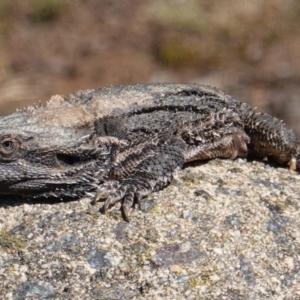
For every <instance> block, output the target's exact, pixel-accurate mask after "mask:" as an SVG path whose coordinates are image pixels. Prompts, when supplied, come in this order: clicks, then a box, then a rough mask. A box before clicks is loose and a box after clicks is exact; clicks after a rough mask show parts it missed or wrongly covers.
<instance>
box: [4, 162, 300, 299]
mask: <svg viewBox="0 0 300 300" xmlns="http://www.w3.org/2000/svg"><path fill="white" fill-rule="evenodd" d="M89 202H90V200H89V199H82V200H80V201H73V202H60V203H53V204H49V203H34V202H29V201H27V202H25V201H22V200H20V199H1V204H0V298H1V299H16V300H22V299H109V300H110V299H300V285H299V282H300V275H299V272H300V232H299V228H300V188H299V174H298V173H296V172H293V171H289V170H287V169H283V168H273V167H271V166H269V165H267V164H264V163H262V162H246V161H245V160H241V159H238V160H236V161H226V160H213V161H210V162H208V163H206V164H203V165H198V166H189V167H187V168H186V169H185V170H183V171H180V172H179V173H178V175H177V177H176V179H174V181H173V183H172V184H171V185H169V186H168V187H167V188H165V189H164V190H163V191H160V192H157V193H154V194H152V195H150V196H149V197H148V198H147V199H144V201H143V203H142V211H140V210H138V209H135V210H133V211H132V213H131V222H130V223H126V222H124V221H122V219H121V216H120V213H119V211H118V210H117V209H115V210H113V211H111V212H110V213H109V214H108V215H107V216H103V215H101V214H99V213H98V212H97V209H98V208H97V209H96V208H94V207H92V208H91V206H90V204H89Z"/></svg>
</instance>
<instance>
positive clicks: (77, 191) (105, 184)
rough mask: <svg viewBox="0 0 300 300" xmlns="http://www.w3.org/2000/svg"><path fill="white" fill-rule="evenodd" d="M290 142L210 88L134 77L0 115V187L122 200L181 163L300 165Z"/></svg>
mask: <svg viewBox="0 0 300 300" xmlns="http://www.w3.org/2000/svg"><path fill="white" fill-rule="evenodd" d="M299 152H300V150H299V143H298V141H297V138H296V136H295V134H294V133H293V131H292V130H289V129H287V128H286V127H285V125H284V124H283V123H282V122H281V121H280V120H279V119H277V118H274V117H272V116H270V115H268V114H265V113H258V112H256V111H255V110H253V109H252V108H251V107H250V106H249V105H248V104H246V103H242V102H240V101H238V100H236V99H234V98H233V97H231V96H229V95H227V94H225V93H223V92H221V91H219V90H217V89H215V88H211V87H207V86H200V85H196V84H167V83H161V84H137V85H129V86H117V87H109V88H99V89H94V90H86V91H77V92H75V93H73V94H70V95H68V96H60V95H57V96H54V97H52V98H51V99H50V101H49V102H48V103H47V105H46V106H40V107H29V108H27V109H24V110H21V111H17V112H16V113H13V114H11V115H9V116H5V117H1V118H0V194H14V195H19V196H25V197H32V198H58V199H67V198H75V199H76V198H80V197H83V196H85V195H89V196H92V197H93V199H94V201H97V200H98V199H99V198H100V197H101V195H103V194H106V195H107V199H106V201H105V204H104V206H103V209H102V210H103V211H105V210H106V209H107V208H108V207H110V206H112V205H114V204H115V203H117V202H119V201H120V202H121V203H122V210H123V215H124V217H125V219H128V212H129V208H130V207H131V206H132V205H133V204H134V203H135V202H137V203H139V201H140V199H141V198H142V197H144V196H146V195H148V194H150V193H152V192H154V191H157V190H159V189H161V188H163V187H164V186H166V185H167V184H168V183H169V182H170V181H171V180H172V177H173V175H174V172H176V170H177V169H180V168H182V167H183V166H184V164H186V163H188V162H191V161H197V160H208V159H213V158H229V159H235V158H237V157H250V156H251V157H254V158H258V159H262V158H268V159H269V160H272V161H274V162H276V163H278V164H286V165H289V166H290V168H291V169H298V170H299V169H300V159H299V158H300V154H299Z"/></svg>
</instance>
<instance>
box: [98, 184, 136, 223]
mask: <svg viewBox="0 0 300 300" xmlns="http://www.w3.org/2000/svg"><path fill="white" fill-rule="evenodd" d="M139 190H140V189H139V188H138V187H137V186H136V185H134V184H118V186H117V187H116V185H115V188H112V189H111V192H110V193H109V195H108V196H107V199H106V200H105V203H104V205H103V206H102V207H101V208H100V212H101V213H103V214H105V213H106V212H107V210H108V208H110V207H112V206H114V205H115V204H116V203H118V202H121V210H122V216H123V219H124V220H125V221H127V222H128V221H129V212H130V209H131V207H134V205H135V204H137V205H138V206H139V207H140V199H141V193H140V192H139ZM99 195H100V197H101V196H102V193H101V194H99V193H98V194H97V196H96V197H95V200H96V201H97V200H98V199H100V198H99ZM95 200H94V201H95Z"/></svg>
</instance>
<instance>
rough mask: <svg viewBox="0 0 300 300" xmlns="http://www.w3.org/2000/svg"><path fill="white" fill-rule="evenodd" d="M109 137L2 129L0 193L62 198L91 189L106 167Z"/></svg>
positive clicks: (80, 195) (68, 131) (111, 145)
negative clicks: (4, 130) (3, 130)
mask: <svg viewBox="0 0 300 300" xmlns="http://www.w3.org/2000/svg"><path fill="white" fill-rule="evenodd" d="M111 140H112V139H111V138H110V139H109V138H106V139H101V138H93V135H86V134H85V135H84V134H83V132H82V133H81V134H79V133H78V132H77V133H76V134H75V133H74V130H73V131H72V130H71V129H70V130H67V129H64V130H59V131H58V130H56V131H53V132H51V131H50V130H47V131H45V130H41V132H39V133H37V132H30V131H24V130H23V131H20V132H18V133H16V132H15V131H14V132H9V131H6V132H5V133H3V132H2V133H0V194H14V195H19V196H30V197H33V198H49V197H51V198H53V197H55V198H60V199H63V198H64V199H65V198H79V197H82V196H83V195H85V192H93V191H94V190H95V189H96V187H97V185H98V184H99V183H101V182H102V180H103V177H104V176H105V174H106V173H107V171H108V170H109V167H108V165H109V164H110V160H111V152H112V149H113V147H114V145H115V144H116V143H114V141H111ZM115 140H116V141H115V142H117V139H115Z"/></svg>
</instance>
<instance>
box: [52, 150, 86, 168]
mask: <svg viewBox="0 0 300 300" xmlns="http://www.w3.org/2000/svg"><path fill="white" fill-rule="evenodd" d="M56 158H57V160H58V161H59V162H60V163H61V164H62V165H64V166H73V165H75V164H77V163H79V162H80V161H81V159H80V157H76V156H72V155H68V154H62V153H57V154H56Z"/></svg>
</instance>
